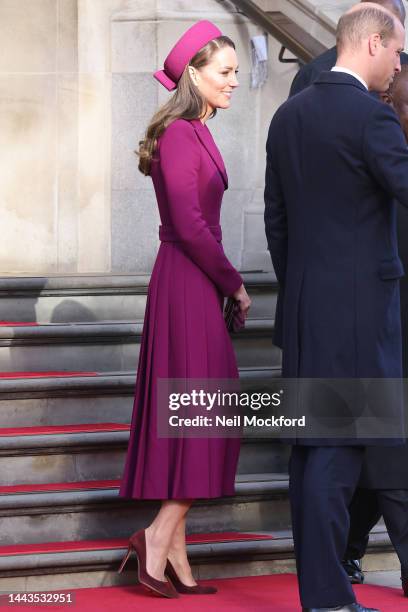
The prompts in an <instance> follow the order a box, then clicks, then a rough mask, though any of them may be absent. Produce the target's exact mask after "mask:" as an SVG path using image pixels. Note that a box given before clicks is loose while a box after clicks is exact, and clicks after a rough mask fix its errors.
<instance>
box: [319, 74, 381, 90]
mask: <svg viewBox="0 0 408 612" xmlns="http://www.w3.org/2000/svg"><path fill="white" fill-rule="evenodd" d="M328 83H329V84H331V85H352V86H354V87H358V88H359V89H361V91H364V93H369V92H368V91H367V90H366V88H365V87H364V85H363V84H362V83H360V81H359V80H358V79H356V78H355V77H353V76H351V74H347V73H346V72H333V71H332V70H325V71H324V72H322V73H321V74H320V76H319V77H318V78H317V79H316V81H315V82H314V85H322V84H323V85H325V84H328Z"/></svg>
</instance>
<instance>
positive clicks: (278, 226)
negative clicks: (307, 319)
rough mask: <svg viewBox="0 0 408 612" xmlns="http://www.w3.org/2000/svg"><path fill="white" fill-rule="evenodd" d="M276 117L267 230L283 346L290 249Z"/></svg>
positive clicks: (277, 332)
mask: <svg viewBox="0 0 408 612" xmlns="http://www.w3.org/2000/svg"><path fill="white" fill-rule="evenodd" d="M275 121H276V120H275V119H272V123H271V127H270V129H269V135H268V141H267V144H266V153H267V155H266V175H265V215H264V219H265V233H266V239H267V242H268V249H269V252H270V254H271V258H272V263H273V267H274V270H275V274H276V278H277V279H278V283H279V294H278V301H277V305H276V314H275V326H274V334H273V340H274V343H275V345H276V346H279V347H280V348H283V317H284V313H283V299H284V297H283V296H284V291H285V276H286V264H287V251H288V228H287V216H286V207H285V202H284V198H283V193H282V188H281V183H280V178H279V173H278V171H277V169H276V168H275V159H276V156H275V154H274V146H273V145H274V135H273V132H274V127H275V126H276V122H275Z"/></svg>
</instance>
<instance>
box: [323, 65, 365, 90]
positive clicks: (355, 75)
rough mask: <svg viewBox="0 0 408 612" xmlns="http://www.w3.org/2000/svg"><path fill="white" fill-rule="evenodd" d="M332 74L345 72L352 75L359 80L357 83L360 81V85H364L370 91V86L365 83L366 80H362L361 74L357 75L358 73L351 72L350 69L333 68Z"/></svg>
mask: <svg viewBox="0 0 408 612" xmlns="http://www.w3.org/2000/svg"><path fill="white" fill-rule="evenodd" d="M332 72H345V73H346V74H350V75H351V76H352V77H354V78H355V79H357V81H360V83H361V84H362V85H364V87H365V88H366V89H367V91H368V85H367V83H366V82H365V80H364V79H363V78H361V76H360V75H359V74H357V73H356V72H354V71H353V70H349V69H348V68H343V67H342V66H333V68H332Z"/></svg>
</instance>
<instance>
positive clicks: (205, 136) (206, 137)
mask: <svg viewBox="0 0 408 612" xmlns="http://www.w3.org/2000/svg"><path fill="white" fill-rule="evenodd" d="M191 125H192V126H193V128H194V129H195V131H196V134H197V136H198V138H199V139H200V142H201V144H202V145H203V146H204V147H205V149H206V150H207V152H208V153H209V155H210V157H211V159H212V160H213V162H214V163H215V165H216V166H217V168H218V171H219V173H220V174H221V177H222V180H223V181H224V186H225V189H228V176H227V171H226V169H225V165H224V162H223V159H222V157H221V153H220V152H219V150H218V147H217V145H216V144H215V142H214V139H213V137H212V135H211V132H210V130H209V129H208V127H207V126H206V125H203V124H202V123H201V121H200V119H192V121H191Z"/></svg>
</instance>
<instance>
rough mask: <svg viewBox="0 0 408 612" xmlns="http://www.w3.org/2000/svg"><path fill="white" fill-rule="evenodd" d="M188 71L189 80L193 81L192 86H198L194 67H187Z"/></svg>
mask: <svg viewBox="0 0 408 612" xmlns="http://www.w3.org/2000/svg"><path fill="white" fill-rule="evenodd" d="M188 71H189V73H190V78H191V80H192V81H193V83H194V85H196V86H197V85H198V75H197V70H196V69H195V68H194V66H189V67H188Z"/></svg>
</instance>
